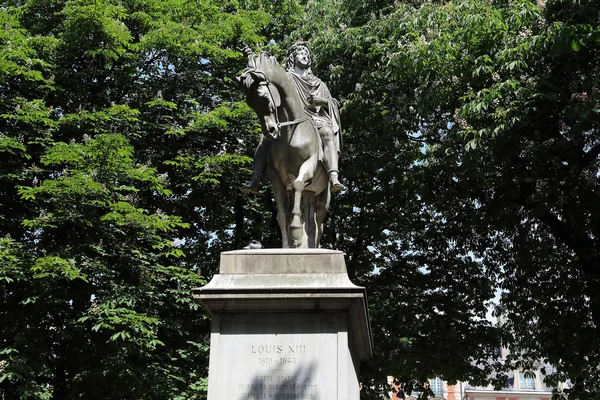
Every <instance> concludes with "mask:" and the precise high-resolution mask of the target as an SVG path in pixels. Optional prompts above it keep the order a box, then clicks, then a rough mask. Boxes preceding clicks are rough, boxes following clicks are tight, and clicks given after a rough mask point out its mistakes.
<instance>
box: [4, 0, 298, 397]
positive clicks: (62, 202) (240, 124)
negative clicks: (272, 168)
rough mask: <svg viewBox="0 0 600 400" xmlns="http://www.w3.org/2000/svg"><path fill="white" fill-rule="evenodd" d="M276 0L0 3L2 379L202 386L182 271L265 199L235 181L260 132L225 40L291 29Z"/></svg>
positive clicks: (100, 393)
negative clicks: (249, 195)
mask: <svg viewBox="0 0 600 400" xmlns="http://www.w3.org/2000/svg"><path fill="white" fill-rule="evenodd" d="M290 7H291V6H289V5H288V4H287V3H277V2H276V3H273V4H271V5H270V7H269V8H268V9H267V10H265V11H262V10H260V8H262V4H261V3H260V2H258V3H257V2H238V1H228V2H220V1H211V0H206V1H191V0H190V1H188V0H171V1H158V0H126V1H116V0H115V1H112V0H72V1H66V0H51V1H47V0H23V1H21V0H13V1H9V2H7V3H5V5H4V6H2V8H1V9H0V22H1V25H2V28H3V29H2V31H1V33H0V42H1V45H0V77H1V78H0V82H1V84H0V130H1V133H0V153H1V155H2V157H0V199H1V200H0V261H1V263H0V282H1V286H0V318H1V322H0V393H1V394H2V395H3V396H5V397H7V398H24V399H25V398H36V399H38V398H48V399H50V398H56V399H70V398H80V397H85V398H98V399H111V398H114V399H123V398H131V399H142V398H147V399H158V398H164V399H184V398H203V397H204V396H205V391H206V375H207V370H206V368H207V356H208V354H207V347H208V346H207V345H208V342H207V340H208V338H207V332H208V330H209V329H208V328H209V324H208V321H207V320H206V317H205V315H204V314H203V312H202V311H201V310H200V309H199V308H198V306H197V305H196V304H194V302H193V300H192V296H191V288H193V287H197V286H200V285H202V284H203V283H204V282H205V280H204V278H202V276H206V277H210V276H211V274H212V273H213V272H214V270H215V268H216V266H217V265H218V262H217V260H218V253H219V251H220V250H221V249H225V248H229V247H231V246H236V247H240V244H241V243H243V242H244V241H247V240H249V237H251V236H252V235H254V233H253V232H255V231H257V230H258V231H260V230H265V227H264V225H265V224H264V223H261V218H264V215H268V214H267V213H265V210H264V208H263V207H262V206H261V205H260V204H259V203H258V202H251V204H253V205H254V206H253V207H246V208H244V207H242V206H243V205H244V203H245V202H246V201H247V200H246V199H245V198H244V197H242V196H241V195H237V194H236V193H239V191H238V190H237V187H239V186H241V184H242V182H243V180H244V179H245V178H247V176H248V169H247V167H248V165H249V163H250V161H251V159H250V158H249V157H248V156H249V155H251V154H252V151H253V148H254V146H255V145H256V143H257V141H258V130H257V124H256V122H255V119H254V117H253V115H252V113H251V110H250V109H249V107H247V106H246V105H245V103H244V102H243V101H242V94H241V92H240V91H239V90H238V88H237V86H236V85H235V84H234V81H233V79H232V78H233V77H234V76H235V75H236V74H238V73H239V71H240V70H241V68H242V67H243V62H241V60H242V59H243V55H242V53H241V52H240V51H239V50H238V48H239V47H241V46H242V44H243V43H251V44H257V43H264V42H265V39H264V36H262V34H264V33H265V32H267V31H271V30H273V31H277V32H279V33H278V35H284V34H285V30H286V29H292V28H293V27H294V21H295V20H296V19H297V17H296V16H295V14H293V13H288V14H287V15H286V16H283V14H281V15H279V16H278V17H275V16H276V15H277V14H278V13H279V12H280V11H281V10H284V9H285V10H288V11H294V12H297V13H299V12H300V11H301V10H300V9H299V8H297V7H292V8H290ZM271 14H272V15H271ZM244 210H246V211H244ZM248 215H250V216H251V217H253V218H252V219H248V221H256V223H252V222H245V221H246V219H245V216H248Z"/></svg>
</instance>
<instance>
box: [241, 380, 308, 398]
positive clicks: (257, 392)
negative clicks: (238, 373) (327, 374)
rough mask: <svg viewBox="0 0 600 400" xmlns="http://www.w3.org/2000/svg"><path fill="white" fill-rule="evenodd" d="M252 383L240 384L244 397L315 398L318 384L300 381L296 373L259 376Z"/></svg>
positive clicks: (242, 396)
mask: <svg viewBox="0 0 600 400" xmlns="http://www.w3.org/2000/svg"><path fill="white" fill-rule="evenodd" d="M256 382H260V383H252V384H243V383H240V384H238V390H240V391H241V392H242V394H241V398H242V399H315V398H316V396H315V394H316V392H317V385H311V384H305V383H298V377H297V376H295V375H265V376H257V377H256Z"/></svg>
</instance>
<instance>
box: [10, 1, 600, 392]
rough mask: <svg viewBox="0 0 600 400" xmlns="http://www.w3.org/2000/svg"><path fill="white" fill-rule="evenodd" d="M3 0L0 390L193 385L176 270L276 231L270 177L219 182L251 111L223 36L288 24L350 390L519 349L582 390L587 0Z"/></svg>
mask: <svg viewBox="0 0 600 400" xmlns="http://www.w3.org/2000/svg"><path fill="white" fill-rule="evenodd" d="M4 4H5V5H3V6H2V7H0V23H1V25H2V27H3V29H2V30H1V31H0V43H1V45H0V129H1V130H0V155H1V157H0V285H1V286H0V316H1V320H0V393H2V394H3V395H5V396H6V397H10V398H25V399H26V398H36V399H37V398H42V399H43V398H48V399H50V398H57V399H59V398H60V399H62V398H65V399H70V398H76V397H86V398H102V399H110V398H115V399H117V398H118V399H121V398H136V399H138V398H140V399H141V398H152V399H155V398H165V399H167V398H168V399H184V398H203V397H204V396H205V390H206V386H205V383H206V380H205V377H206V375H207V371H206V367H207V362H206V361H207V351H206V350H207V344H208V341H207V332H208V321H207V320H206V319H205V318H204V315H203V313H202V311H201V310H199V309H198V307H197V306H196V305H195V304H193V302H192V300H191V291H190V289H191V288H192V287H194V286H199V285H201V284H202V283H203V282H205V278H206V279H207V278H210V277H211V276H212V274H213V273H214V272H215V270H216V267H217V265H218V256H219V253H220V252H221V251H223V250H230V249H236V248H241V247H243V245H245V244H246V243H247V242H248V241H249V240H250V239H257V240H259V241H261V242H262V243H263V245H265V247H278V246H279V245H280V239H279V238H278V233H277V232H278V229H277V223H276V220H275V207H274V205H273V201H272V200H271V195H270V192H269V188H268V186H267V187H266V188H265V190H264V191H263V193H262V194H261V195H260V196H259V197H257V198H250V197H245V196H243V195H242V194H241V193H240V192H239V191H238V190H237V188H239V187H240V186H242V185H243V183H244V182H245V180H246V179H248V178H249V175H250V169H251V156H252V154H253V151H254V148H255V146H256V144H257V142H258V137H259V133H260V132H259V128H258V124H257V122H256V117H255V116H254V114H253V113H252V112H251V110H250V108H249V107H248V106H247V105H246V104H245V102H244V101H243V98H242V93H241V91H240V90H239V88H238V87H237V86H236V84H235V83H234V80H233V79H232V78H233V77H234V76H235V75H237V74H238V73H239V72H240V70H241V69H242V68H243V65H244V61H243V54H242V52H240V51H239V49H240V48H241V47H243V46H244V44H248V45H250V46H252V47H254V48H256V49H260V48H268V49H269V50H271V52H272V53H273V54H274V55H276V56H277V57H279V58H280V59H281V60H282V59H283V56H284V52H285V49H286V47H287V46H288V45H289V44H291V43H293V42H294V41H296V40H297V39H300V38H302V39H305V40H309V42H310V44H311V49H312V54H313V71H314V72H315V74H316V75H318V76H319V77H320V78H321V79H323V80H324V81H326V82H327V83H328V86H329V87H330V89H331V92H332V93H333V95H334V96H335V97H337V98H339V99H340V100H341V101H342V109H341V111H342V124H343V130H344V133H343V135H344V139H343V142H344V152H343V156H342V165H341V173H342V177H343V179H344V183H345V184H346V185H347V187H348V189H347V190H346V191H345V192H343V193H341V194H338V195H336V197H335V198H334V200H333V203H332V209H331V212H330V216H329V219H328V221H327V227H326V231H325V235H326V237H325V239H324V243H323V245H324V246H325V247H330V248H337V249H341V250H343V251H344V252H345V253H346V254H347V262H348V266H349V270H350V273H351V275H352V278H353V280H354V281H355V282H357V283H359V284H362V285H364V286H366V287H367V289H368V292H369V300H370V301H369V302H370V306H371V308H370V312H371V319H372V327H373V331H374V332H373V333H374V336H375V343H376V347H375V356H374V357H373V358H372V359H371V360H368V361H367V362H366V363H365V364H364V365H363V367H362V369H361V379H362V380H363V381H364V382H365V392H367V393H365V394H366V395H367V396H371V397H372V398H377V397H376V396H377V393H376V392H377V390H376V389H377V388H379V389H382V390H383V391H385V390H387V389H388V387H386V386H385V383H384V381H385V377H386V376H387V375H394V376H396V377H397V378H398V379H399V380H400V381H401V382H403V383H404V385H403V388H404V389H405V390H408V391H410V390H411V389H412V388H420V387H422V385H421V382H423V381H425V380H426V379H427V378H431V377H434V376H439V377H441V378H444V379H445V380H448V381H455V380H463V381H464V380H468V381H470V382H472V383H474V384H479V383H482V384H483V383H487V382H489V381H491V382H492V383H493V384H494V385H496V386H497V387H501V386H502V385H504V384H506V382H507V381H506V375H505V372H506V371H508V370H510V369H512V368H514V367H516V368H520V369H524V370H528V369H532V368H534V366H535V365H534V364H535V362H538V361H539V362H542V363H544V364H549V365H553V366H554V369H552V370H548V371H546V372H547V383H548V384H549V385H555V384H557V383H558V382H559V381H568V382H570V384H571V386H572V387H571V389H570V398H573V399H576V398H593V397H597V396H598V395H599V392H600V387H599V386H598V383H597V382H598V381H599V379H598V378H599V376H598V371H597V366H598V365H599V364H600V350H599V349H600V343H598V340H599V339H598V337H600V335H598V326H600V325H599V324H600V297H599V296H598V292H599V289H600V272H599V269H598V268H599V266H600V247H599V246H600V242H599V241H598V236H599V232H598V227H599V226H600V221H599V220H598V219H599V209H598V207H599V204H600V201H598V200H599V196H600V192H599V188H598V185H599V182H598V171H599V167H600V165H599V164H600V161H599V158H598V157H599V154H600V139H599V135H598V129H599V127H598V124H599V118H600V116H599V114H600V108H599V106H598V104H599V101H598V100H599V96H600V86H599V85H600V83H599V74H600V72H599V71H600V69H599V65H598V64H599V63H600V54H599V53H600V30H599V29H600V28H599V26H600V9H599V8H598V4H597V2H595V1H593V0H581V1H573V0H546V1H544V0H539V1H537V2H533V1H531V0H512V1H504V0H452V1H446V2H439V1H422V0H406V1H391V0H385V1H372V0H320V1H312V0H311V1H308V2H291V1H279V0H277V1H269V2H267V1H262V0H228V1H214V0H195V1H192V0H168V1H164V0H160V1H159V0H120V1H117V0H68V1H67V0H9V1H7V2H5V3H4ZM498 294H500V300H499V304H498V305H497V306H496V313H498V314H501V315H502V316H503V321H504V322H503V324H502V325H501V326H496V325H494V324H492V323H491V322H490V321H489V320H488V319H487V318H486V313H487V310H488V307H489V306H490V305H491V304H492V303H493V299H494V297H495V296H497V295H498ZM500 345H503V346H507V347H510V348H511V350H512V353H511V356H510V357H509V359H508V360H507V361H505V360H501V359H500V358H499V357H498V355H497V351H496V348H497V347H498V346H500ZM425 395H426V393H425Z"/></svg>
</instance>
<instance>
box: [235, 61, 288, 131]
mask: <svg viewBox="0 0 600 400" xmlns="http://www.w3.org/2000/svg"><path fill="white" fill-rule="evenodd" d="M238 81H239V82H240V83H241V85H242V88H243V89H244V93H246V101H247V103H248V105H250V107H251V108H252V109H253V110H254V112H256V114H257V115H258V119H259V121H260V126H261V128H262V132H263V135H264V136H265V138H267V139H268V140H275V139H277V138H278V137H279V135H280V134H281V128H280V126H279V117H278V114H277V108H278V107H279V106H281V96H280V95H279V91H278V90H277V88H276V87H275V85H273V84H271V83H270V82H269V81H268V80H267V78H266V77H265V74H264V73H263V72H261V71H260V70H257V69H254V68H246V69H245V70H244V72H243V73H242V75H241V76H240V77H238Z"/></svg>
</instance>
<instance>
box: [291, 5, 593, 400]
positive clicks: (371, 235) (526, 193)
mask: <svg viewBox="0 0 600 400" xmlns="http://www.w3.org/2000/svg"><path fill="white" fill-rule="evenodd" d="M332 9H333V10H336V11H334V12H328V10H332ZM307 15H309V18H308V20H309V21H311V22H310V23H308V24H307V25H305V26H303V28H302V29H301V30H299V31H298V32H296V33H295V35H297V36H296V37H301V36H308V35H309V34H310V32H316V34H315V35H314V36H312V40H311V43H312V45H313V49H314V51H315V52H316V53H317V63H316V65H315V69H316V70H317V71H318V73H320V74H321V75H322V77H323V78H324V79H325V80H327V81H329V82H331V86H332V92H334V93H337V94H339V95H340V96H341V97H342V98H343V99H344V106H343V110H342V113H343V115H342V118H343V121H344V125H345V133H346V136H345V139H344V141H345V144H346V155H345V157H346V158H345V162H344V164H343V166H342V169H343V170H344V172H345V174H346V178H347V179H348V181H349V185H348V187H349V190H348V192H347V193H346V194H345V195H344V196H343V197H342V199H341V201H338V202H337V203H336V204H335V206H334V207H335V210H334V211H333V217H332V220H331V224H330V226H331V227H332V228H333V229H334V233H331V235H332V236H330V240H331V243H335V245H336V246H337V247H339V248H342V249H344V250H345V251H346V252H347V254H348V256H349V261H350V267H351V268H352V270H353V273H354V274H355V277H356V279H357V280H359V281H361V282H363V283H364V284H365V285H366V286H367V287H368V288H369V290H370V293H372V295H371V298H373V297H375V301H374V302H372V304H373V307H372V310H371V311H372V318H373V320H374V321H376V322H375V323H374V324H373V326H374V334H375V336H376V340H375V342H376V343H378V346H377V355H376V357H375V358H374V360H372V363H371V366H373V367H374V368H375V372H376V374H377V375H379V377H381V376H382V375H385V374H386V371H387V374H391V375H395V376H396V377H400V379H401V380H404V381H409V379H410V378H416V379H417V380H420V381H422V380H424V379H425V378H426V377H432V376H435V375H438V376H441V377H443V378H445V379H447V380H449V381H453V380H455V379H461V380H471V381H472V382H474V383H476V382H478V381H479V379H480V378H483V379H484V380H486V379H491V380H492V382H493V383H494V384H495V385H497V386H502V384H505V382H503V380H504V379H505V377H503V376H504V374H502V371H503V370H504V371H505V370H506V369H509V368H512V367H517V368H522V369H525V370H528V369H531V368H533V366H534V364H533V363H534V362H542V363H548V364H551V365H553V366H554V367H555V368H556V370H552V371H550V370H548V371H546V372H547V374H548V375H547V383H548V384H549V385H556V384H557V383H558V382H559V381H569V382H570V384H571V385H572V388H571V390H570V392H571V393H570V395H571V396H570V398H590V396H591V397H594V396H597V395H598V390H599V387H598V386H597V384H596V382H595V381H596V380H597V377H598V375H597V368H596V367H597V365H598V364H599V361H600V359H599V357H600V352H599V349H600V346H599V345H600V343H598V327H599V326H600V308H599V305H600V297H599V296H598V282H599V278H600V270H599V269H598V268H599V266H600V258H599V257H600V252H599V249H600V248H599V246H600V242H599V241H598V236H599V235H598V232H597V228H598V226H600V225H599V223H598V222H599V221H598V217H599V215H600V214H599V209H598V204H599V202H598V200H599V199H600V197H599V196H600V191H599V181H598V171H599V167H600V161H599V158H598V155H599V154H600V139H599V130H598V129H599V118H600V116H599V112H600V109H598V104H599V102H598V100H599V96H600V81H599V73H600V68H599V67H600V66H599V64H598V62H599V60H600V58H599V55H600V30H599V28H598V27H599V26H600V19H599V18H600V17H599V16H600V13H599V8H598V4H597V2H593V1H581V2H574V1H559V0H557V1H551V0H548V1H543V0H540V1H538V2H537V3H536V2H532V1H528V0H520V1H510V2H505V1H488V0H472V1H467V0H463V1H450V2H443V3H439V2H421V1H413V2H391V1H390V2H376V3H375V2H368V1H352V0H349V1H343V2H342V1H335V0H330V1H323V2H319V3H318V4H317V3H314V4H313V5H312V8H309V10H308V11H307ZM333 235H335V236H333ZM374 267H375V270H373V268H374ZM498 291H501V294H502V295H501V299H500V304H499V305H498V307H497V310H496V313H501V314H502V315H503V317H504V321H505V322H504V324H503V325H502V327H501V328H500V327H492V326H491V325H490V324H489V322H488V321H487V320H486V319H485V306H484V304H486V303H487V304H489V301H490V300H491V299H492V298H493V297H494V295H495V293H497V292H498ZM500 344H502V345H504V346H507V347H509V348H510V349H511V350H512V353H511V356H510V357H509V359H508V360H507V362H506V363H505V364H503V365H501V363H500V360H499V359H498V358H497V357H496V356H495V355H494V347H495V346H499V345H500ZM491 370H496V371H498V372H500V373H499V374H496V375H492V374H491ZM578 396H580V397H578Z"/></svg>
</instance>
